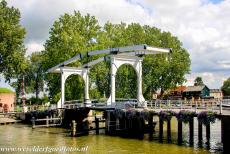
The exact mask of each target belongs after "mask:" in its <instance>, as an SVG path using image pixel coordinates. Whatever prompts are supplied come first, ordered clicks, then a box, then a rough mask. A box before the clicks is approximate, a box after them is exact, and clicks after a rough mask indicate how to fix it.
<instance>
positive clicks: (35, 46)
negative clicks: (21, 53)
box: [26, 42, 44, 55]
mask: <svg viewBox="0 0 230 154" xmlns="http://www.w3.org/2000/svg"><path fill="white" fill-rule="evenodd" d="M26 48H27V51H26V52H27V53H26V54H27V55H30V54H31V53H32V52H35V51H42V50H44V46H43V45H42V44H40V43H36V42H31V43H28V44H27V46H26Z"/></svg>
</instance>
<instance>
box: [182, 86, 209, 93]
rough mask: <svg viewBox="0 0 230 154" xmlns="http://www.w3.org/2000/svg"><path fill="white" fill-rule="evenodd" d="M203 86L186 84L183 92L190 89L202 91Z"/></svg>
mask: <svg viewBox="0 0 230 154" xmlns="http://www.w3.org/2000/svg"><path fill="white" fill-rule="evenodd" d="M205 87H207V86H205V85H203V86H188V87H186V89H185V91H184V92H190V91H202V90H203V89H204V88H205Z"/></svg>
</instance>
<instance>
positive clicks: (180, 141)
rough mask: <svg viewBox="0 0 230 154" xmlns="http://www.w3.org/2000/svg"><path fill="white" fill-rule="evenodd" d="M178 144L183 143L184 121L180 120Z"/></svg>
mask: <svg viewBox="0 0 230 154" xmlns="http://www.w3.org/2000/svg"><path fill="white" fill-rule="evenodd" d="M177 135H178V137H177V140H178V144H179V145H181V144H182V121H180V120H178V134H177Z"/></svg>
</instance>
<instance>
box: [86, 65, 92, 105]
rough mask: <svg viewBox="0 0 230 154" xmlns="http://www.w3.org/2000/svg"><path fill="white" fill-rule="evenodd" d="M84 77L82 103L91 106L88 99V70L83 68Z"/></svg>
mask: <svg viewBox="0 0 230 154" xmlns="http://www.w3.org/2000/svg"><path fill="white" fill-rule="evenodd" d="M84 78H85V99H84V101H85V102H84V103H85V106H86V107H89V106H91V105H90V103H91V101H90V99H89V70H88V69H87V70H85V74H84Z"/></svg>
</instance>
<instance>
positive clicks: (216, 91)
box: [210, 89, 223, 99]
mask: <svg viewBox="0 0 230 154" xmlns="http://www.w3.org/2000/svg"><path fill="white" fill-rule="evenodd" d="M210 97H213V98H214V99H223V93H222V91H221V90H220V89H210Z"/></svg>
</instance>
